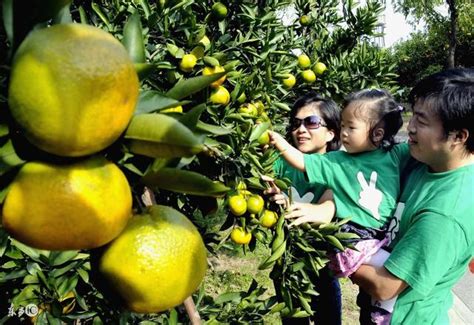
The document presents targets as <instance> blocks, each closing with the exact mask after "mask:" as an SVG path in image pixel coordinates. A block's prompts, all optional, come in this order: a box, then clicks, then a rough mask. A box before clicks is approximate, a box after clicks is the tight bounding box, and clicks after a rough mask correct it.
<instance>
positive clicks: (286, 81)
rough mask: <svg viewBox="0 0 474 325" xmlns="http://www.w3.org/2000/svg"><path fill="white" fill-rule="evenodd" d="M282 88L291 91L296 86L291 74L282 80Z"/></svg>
mask: <svg viewBox="0 0 474 325" xmlns="http://www.w3.org/2000/svg"><path fill="white" fill-rule="evenodd" d="M282 83H283V86H285V88H286V89H291V88H293V86H294V85H295V84H296V78H295V76H294V75H292V74H290V73H289V74H287V77H286V78H285V79H283V81H282Z"/></svg>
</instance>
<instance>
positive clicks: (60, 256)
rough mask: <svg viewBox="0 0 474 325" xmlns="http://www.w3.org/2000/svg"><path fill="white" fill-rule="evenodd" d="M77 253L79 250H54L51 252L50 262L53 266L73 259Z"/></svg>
mask: <svg viewBox="0 0 474 325" xmlns="http://www.w3.org/2000/svg"><path fill="white" fill-rule="evenodd" d="M77 255H79V251H52V252H51V253H50V254H49V263H50V265H52V266H57V265H61V264H63V263H65V262H67V261H70V260H72V259H73V258H75V257H76V256H77Z"/></svg>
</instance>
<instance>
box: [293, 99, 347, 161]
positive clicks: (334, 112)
mask: <svg viewBox="0 0 474 325" xmlns="http://www.w3.org/2000/svg"><path fill="white" fill-rule="evenodd" d="M308 105H314V107H315V108H317V109H318V110H319V112H320V113H321V117H322V118H323V120H324V122H325V123H326V127H327V128H328V130H331V131H333V132H334V138H333V139H332V140H331V141H329V142H328V143H327V146H326V151H328V152H329V151H336V150H339V148H340V147H341V139H340V133H341V110H340V108H339V107H338V106H337V104H336V103H335V102H334V101H333V100H332V99H330V98H325V97H323V96H321V95H319V94H317V93H315V92H310V93H308V94H306V95H303V96H301V97H299V98H298V99H296V101H295V103H294V104H293V107H292V108H291V111H290V120H291V119H294V118H295V117H296V114H298V112H299V111H300V109H301V108H303V107H305V106H308ZM290 124H291V123H290ZM291 133H292V130H291V128H290V126H288V128H287V130H286V135H287V138H288V139H291Z"/></svg>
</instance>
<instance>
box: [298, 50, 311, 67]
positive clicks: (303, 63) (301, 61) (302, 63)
mask: <svg viewBox="0 0 474 325" xmlns="http://www.w3.org/2000/svg"><path fill="white" fill-rule="evenodd" d="M310 65H311V60H310V59H309V56H307V55H306V54H301V55H299V56H298V66H299V67H300V68H301V69H306V68H309V66H310Z"/></svg>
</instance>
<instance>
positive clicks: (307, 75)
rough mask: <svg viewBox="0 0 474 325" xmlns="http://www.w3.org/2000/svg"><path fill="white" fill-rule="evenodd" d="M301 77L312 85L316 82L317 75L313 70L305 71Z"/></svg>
mask: <svg viewBox="0 0 474 325" xmlns="http://www.w3.org/2000/svg"><path fill="white" fill-rule="evenodd" d="M301 77H302V78H303V80H304V82H306V83H308V84H311V83H313V82H315V81H316V75H315V74H314V72H313V70H309V69H308V70H304V71H302V72H301Z"/></svg>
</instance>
